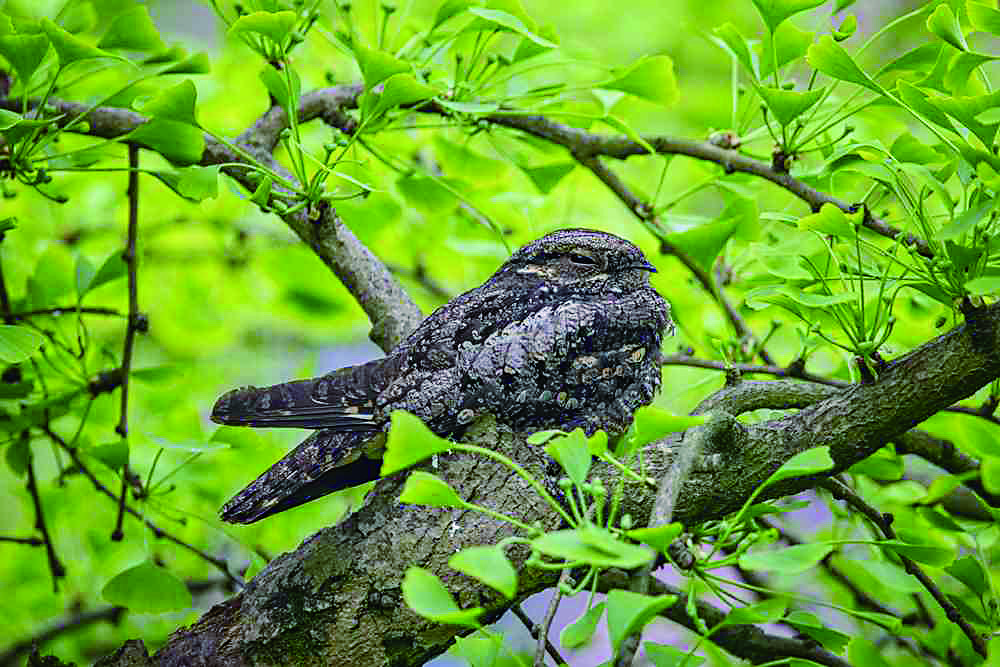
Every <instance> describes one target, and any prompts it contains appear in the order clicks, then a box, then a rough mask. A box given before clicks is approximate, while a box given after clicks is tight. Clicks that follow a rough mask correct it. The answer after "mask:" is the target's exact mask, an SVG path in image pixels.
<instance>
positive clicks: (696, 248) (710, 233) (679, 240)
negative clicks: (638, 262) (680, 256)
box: [670, 217, 740, 271]
mask: <svg viewBox="0 0 1000 667" xmlns="http://www.w3.org/2000/svg"><path fill="white" fill-rule="evenodd" d="M739 227H740V220H739V218H737V217H730V218H725V219H722V220H715V221H712V222H709V223H706V224H704V225H698V226H697V227H692V228H691V229H688V230H686V231H683V232H679V233H677V234H671V235H670V241H671V242H672V243H673V244H674V245H676V246H677V247H678V248H680V249H681V250H683V251H684V252H686V253H687V254H689V255H691V257H692V258H694V260H695V261H696V262H697V263H698V265H699V266H701V267H702V268H703V269H705V270H706V271H711V270H712V266H714V264H715V258H716V257H718V256H719V253H720V252H722V249H723V248H725V247H726V243H728V242H729V239H731V238H732V236H733V234H735V233H736V230H737V229H739Z"/></svg>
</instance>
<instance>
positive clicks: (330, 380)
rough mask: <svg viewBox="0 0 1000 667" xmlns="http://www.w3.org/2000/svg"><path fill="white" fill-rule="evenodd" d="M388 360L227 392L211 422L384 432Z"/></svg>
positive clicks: (233, 424) (214, 409)
mask: <svg viewBox="0 0 1000 667" xmlns="http://www.w3.org/2000/svg"><path fill="white" fill-rule="evenodd" d="M383 362H384V360H383V359H377V360H375V361H370V362H368V363H366V364H361V365H359V366H351V367H349V368H342V369H340V370H338V371H334V372H332V373H329V374H327V375H324V376H323V377H318V378H313V379H310V380H295V381H292V382H282V383H281V384H276V385H272V386H270V387H259V388H258V387H243V388H241V389H233V390H232V391H229V392H226V393H225V394H223V395H222V396H221V397H219V400H217V401H216V402H215V407H213V408H212V421H214V422H217V423H219V424H228V425H230V426H283V427H290V428H315V429H321V428H328V429H333V430H336V431H373V430H379V429H378V425H377V424H376V423H375V421H374V416H373V409H374V399H375V396H377V393H378V391H379V389H380V383H379V382H378V380H379V379H380V378H381V374H380V373H379V369H380V366H381V365H382V363H383Z"/></svg>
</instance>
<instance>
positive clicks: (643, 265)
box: [629, 259, 656, 273]
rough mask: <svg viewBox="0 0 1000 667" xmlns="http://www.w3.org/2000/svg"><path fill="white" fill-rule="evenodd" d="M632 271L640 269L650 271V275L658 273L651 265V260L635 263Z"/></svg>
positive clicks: (631, 267)
mask: <svg viewBox="0 0 1000 667" xmlns="http://www.w3.org/2000/svg"><path fill="white" fill-rule="evenodd" d="M629 268H630V269H639V270H640V271H649V272H650V273H656V267H655V266H653V265H652V264H650V263H649V260H645V259H644V260H642V261H641V262H635V263H633V264H632V265H631V266H629Z"/></svg>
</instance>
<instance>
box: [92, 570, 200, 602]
mask: <svg viewBox="0 0 1000 667" xmlns="http://www.w3.org/2000/svg"><path fill="white" fill-rule="evenodd" d="M101 595H102V596H103V597H104V599H105V600H107V601H108V602H110V603H111V604H116V605H121V606H122V607H126V608H128V609H129V610H130V611H133V612H136V613H143V614H162V613H164V612H167V611H180V610H183V609H188V608H189V607H190V606H191V604H192V599H191V593H190V591H188V589H187V587H186V586H185V585H184V582H182V581H181V580H180V579H178V578H177V577H175V576H174V575H173V574H171V573H170V572H168V571H167V570H165V569H164V568H162V567H160V566H158V565H156V564H154V563H153V562H152V561H149V560H147V561H143V562H142V563H140V564H139V565H136V566H135V567H130V568H129V569H127V570H125V571H124V572H120V573H119V574H117V575H115V576H114V577H113V578H112V579H111V581H109V582H108V583H107V584H106V585H105V586H104V590H102V591H101Z"/></svg>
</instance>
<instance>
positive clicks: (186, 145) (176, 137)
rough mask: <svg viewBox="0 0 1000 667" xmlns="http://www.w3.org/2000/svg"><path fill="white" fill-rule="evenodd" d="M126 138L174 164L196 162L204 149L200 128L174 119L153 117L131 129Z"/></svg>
mask: <svg viewBox="0 0 1000 667" xmlns="http://www.w3.org/2000/svg"><path fill="white" fill-rule="evenodd" d="M128 138H129V140H130V141H134V142H136V143H137V144H141V145H143V146H146V147H147V148H152V149H153V150H155V151H156V152H158V153H159V154H160V155H162V156H163V157H165V158H167V159H168V160H170V161H171V162H174V163H176V164H196V163H198V162H200V161H201V156H202V153H204V151H205V138H204V136H203V135H202V133H201V130H199V129H198V128H196V127H192V126H191V125H189V124H187V123H179V122H177V121H174V120H163V119H160V118H153V119H152V120H150V121H148V122H146V123H143V124H142V125H140V126H139V127H137V128H136V129H134V130H132V132H130V133H129V134H128Z"/></svg>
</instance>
